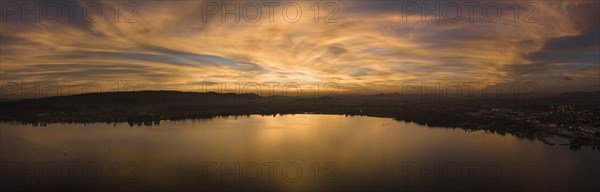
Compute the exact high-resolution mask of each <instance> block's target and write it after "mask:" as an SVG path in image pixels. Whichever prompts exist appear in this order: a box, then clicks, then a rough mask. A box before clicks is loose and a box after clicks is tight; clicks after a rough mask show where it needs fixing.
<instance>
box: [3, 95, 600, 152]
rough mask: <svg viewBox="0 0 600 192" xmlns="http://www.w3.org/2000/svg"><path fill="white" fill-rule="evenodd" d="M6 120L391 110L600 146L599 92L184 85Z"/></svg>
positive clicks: (24, 106) (27, 106)
mask: <svg viewBox="0 0 600 192" xmlns="http://www.w3.org/2000/svg"><path fill="white" fill-rule="evenodd" d="M0 108H1V109H2V110H1V112H0V121H3V122H9V121H17V122H20V123H26V124H33V125H42V126H43V125H45V124H47V123H98V122H104V123H118V122H127V123H129V124H130V125H131V126H133V125H154V124H160V120H180V119H196V118H213V117H217V116H242V115H272V116H275V115H283V114H303V113H314V114H341V115H350V116H353V115H364V116H374V117H389V118H394V119H396V120H403V121H408V122H415V123H418V124H423V125H428V126H430V127H449V128H462V129H465V130H485V131H490V132H494V133H498V134H513V135H516V136H518V137H524V138H529V139H539V140H541V141H543V142H545V143H547V144H550V145H570V146H571V148H572V149H579V148H580V147H581V146H591V147H592V148H594V149H599V148H600V104H599V94H598V93H597V92H591V93H587V92H579V93H565V94H558V95H552V96H539V95H538V96H535V97H534V96H529V97H524V96H518V97H517V96H514V95H505V96H503V97H499V98H495V99H489V98H474V97H473V98H460V99H450V98H443V97H440V96H439V95H433V94H430V95H402V94H378V95H337V96H333V97H329V96H328V97H318V98H311V97H302V98H290V97H283V96H269V97H261V96H258V95H255V94H233V93H230V94H220V93H214V92H209V93H198V92H179V91H139V92H109V93H90V94H81V95H71V96H59V97H49V98H41V99H28V100H20V101H7V102H0Z"/></svg>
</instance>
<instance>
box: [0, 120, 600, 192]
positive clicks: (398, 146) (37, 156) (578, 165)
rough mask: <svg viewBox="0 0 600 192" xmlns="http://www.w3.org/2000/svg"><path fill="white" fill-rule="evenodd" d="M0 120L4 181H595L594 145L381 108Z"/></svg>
mask: <svg viewBox="0 0 600 192" xmlns="http://www.w3.org/2000/svg"><path fill="white" fill-rule="evenodd" d="M0 125H1V128H0V133H1V135H0V138H1V140H0V144H1V146H0V149H1V151H0V154H1V157H0V159H1V161H2V163H1V165H2V167H1V168H2V169H1V170H2V189H3V191H5V190H6V189H9V190H11V191H12V190H15V189H38V190H39V189H42V190H52V189H54V188H62V187H67V189H71V190H78V189H82V188H85V191H89V190H90V189H96V190H99V191H104V190H146V191H152V190H157V191H164V190H169V191H198V190H209V191H213V190H222V191H239V190H242V191H254V190H275V191H332V190H334V191H340V190H341V191H352V190H371V191H375V190H387V191H398V190H411V191H412V190H448V189H461V190H486V191H489V190H498V191H506V190H532V191H547V190H569V191H575V190H590V191H598V190H599V189H600V182H597V181H600V151H597V150H592V149H589V148H582V149H580V150H578V151H574V150H570V149H569V146H550V145H546V144H544V143H542V142H540V141H537V140H529V139H521V138H517V137H515V136H512V135H500V134H494V133H489V132H485V131H465V130H463V129H458V128H457V129H452V128H440V127H427V126H423V125H418V124H414V123H408V122H401V121H395V120H393V119H390V118H376V117H363V116H348V117H346V116H343V115H316V114H298V115H284V116H276V117H273V116H259V115H253V116H241V117H220V118H214V119H202V120H183V121H162V122H161V123H160V125H153V126H132V127H131V126H129V125H128V124H126V123H120V124H104V123H97V124H87V125H84V124H49V125H47V126H31V125H21V124H18V123H2V124H0ZM61 191H64V190H62V189H61Z"/></svg>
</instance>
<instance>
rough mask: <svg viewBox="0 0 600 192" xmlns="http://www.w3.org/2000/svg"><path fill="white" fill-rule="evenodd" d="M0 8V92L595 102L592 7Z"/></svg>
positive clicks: (252, 4) (197, 4) (595, 5)
mask: <svg viewBox="0 0 600 192" xmlns="http://www.w3.org/2000/svg"><path fill="white" fill-rule="evenodd" d="M0 2H1V6H0V7H1V9H0V13H1V15H2V20H1V27H0V75H1V81H2V83H3V85H6V84H10V83H14V82H19V83H23V82H24V83H30V84H35V83H39V84H41V85H42V87H43V86H44V85H49V84H52V83H55V84H56V83H58V84H59V85H65V84H69V83H72V82H97V83H98V84H99V85H101V87H102V88H101V89H102V90H104V91H107V90H110V89H111V85H115V82H116V83H117V84H118V85H117V87H118V86H119V85H120V86H121V87H123V85H126V84H135V85H136V87H138V88H139V89H141V90H146V89H149V90H181V91H202V90H204V89H203V86H204V85H206V84H207V83H225V84H227V88H226V89H232V90H233V89H235V88H234V87H235V86H234V85H235V83H241V84H242V85H243V84H247V83H250V82H251V83H259V84H264V85H277V86H281V85H286V84H289V83H297V84H298V85H300V86H302V87H303V88H305V89H310V87H311V85H315V83H317V84H318V85H320V86H324V85H327V84H325V83H330V84H331V83H333V84H335V85H336V86H337V87H338V88H339V91H340V92H345V93H380V92H386V93H387V92H399V91H401V90H402V87H403V86H404V85H406V84H410V83H417V84H421V83H434V84H435V83H440V88H441V89H443V87H444V85H448V84H452V83H458V85H464V83H465V82H469V83H475V85H476V86H475V87H476V89H484V88H486V87H488V86H489V85H502V86H504V90H505V92H506V91H507V90H509V89H514V85H517V87H519V86H522V85H524V84H526V83H531V82H533V83H535V84H536V85H537V86H538V87H539V89H540V90H541V91H547V92H566V91H597V90H599V89H600V88H599V87H600V77H599V76H600V68H599V66H600V61H599V59H600V40H599V36H600V21H599V18H600V6H599V4H600V3H599V2H598V1H586V0H572V1H554V0H550V1H518V2H517V4H518V8H517V9H515V7H516V6H515V5H514V4H513V3H514V2H513V1H490V0H486V1H424V2H423V1H360V0H359V1H355V0H351V1H348V0H346V1H196V0H187V1H186V0H183V1H162V0H151V1H64V0H63V1H7V0H2V1H0ZM436 4H438V6H436ZM36 5H37V6H39V7H36ZM317 13H318V14H317ZM436 14H437V15H436ZM36 17H39V19H37V18H36ZM436 18H439V20H436ZM511 86H512V87H513V88H511ZM120 89H124V88H120Z"/></svg>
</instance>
